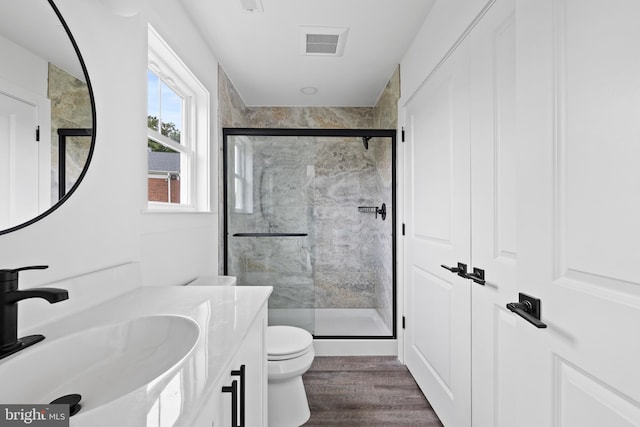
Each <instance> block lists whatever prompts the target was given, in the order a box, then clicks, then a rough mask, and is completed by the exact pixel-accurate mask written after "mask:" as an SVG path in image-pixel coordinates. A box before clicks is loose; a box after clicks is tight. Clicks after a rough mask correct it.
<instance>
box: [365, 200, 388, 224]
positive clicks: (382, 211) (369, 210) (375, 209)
mask: <svg viewBox="0 0 640 427" xmlns="http://www.w3.org/2000/svg"><path fill="white" fill-rule="evenodd" d="M358 212H364V213H372V214H376V218H378V215H380V216H381V217H382V220H383V221H384V220H385V219H387V205H386V204H385V203H383V204H382V206H380V208H378V207H377V206H359V207H358Z"/></svg>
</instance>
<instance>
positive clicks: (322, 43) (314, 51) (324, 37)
mask: <svg viewBox="0 0 640 427" xmlns="http://www.w3.org/2000/svg"><path fill="white" fill-rule="evenodd" d="M348 31H349V29H348V28H336V27H300V36H301V37H300V42H301V43H300V44H301V50H302V53H303V54H304V55H325V56H342V53H343V52H344V44H345V42H346V39H347V32H348Z"/></svg>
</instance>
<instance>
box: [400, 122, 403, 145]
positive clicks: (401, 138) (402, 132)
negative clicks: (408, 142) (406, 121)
mask: <svg viewBox="0 0 640 427" xmlns="http://www.w3.org/2000/svg"><path fill="white" fill-rule="evenodd" d="M400 139H401V140H402V142H404V126H403V127H402V132H401V137H400Z"/></svg>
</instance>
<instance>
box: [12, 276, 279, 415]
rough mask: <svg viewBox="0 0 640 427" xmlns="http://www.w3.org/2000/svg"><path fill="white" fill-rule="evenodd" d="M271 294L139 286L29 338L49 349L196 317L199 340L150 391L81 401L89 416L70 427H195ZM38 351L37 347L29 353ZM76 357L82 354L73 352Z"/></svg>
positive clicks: (37, 330)
mask: <svg viewBox="0 0 640 427" xmlns="http://www.w3.org/2000/svg"><path fill="white" fill-rule="evenodd" d="M271 291H272V288H271V287H270V286H264V287H260V286H259V287H256V286H251V287H242V286H228V287H227V286H220V287H218V286H203V287H200V286H186V287H183V286H177V287H140V288H136V289H134V290H132V291H130V292H127V293H125V294H123V295H121V296H118V297H116V298H113V299H111V300H108V301H106V302H104V303H101V304H99V305H97V306H94V307H91V308H89V309H87V310H84V311H81V312H79V313H76V314H73V315H70V316H69V317H66V318H62V319H59V320H56V321H54V322H52V323H50V324H47V325H41V326H39V327H37V328H34V329H33V330H32V331H27V332H30V333H38V334H43V335H45V336H46V337H47V338H46V340H45V341H44V342H43V343H46V342H47V341H52V340H55V339H56V338H61V337H65V336H67V335H69V334H72V333H74V332H77V331H82V330H86V329H90V328H94V327H99V326H103V325H109V324H114V323H120V322H125V321H128V320H131V319H135V318H138V317H142V316H153V315H177V316H185V317H188V318H190V319H193V320H194V321H196V322H197V323H198V325H199V327H200V336H199V338H198V341H197V343H196V345H195V347H194V348H193V349H192V350H191V352H190V353H189V354H188V355H187V356H186V357H185V358H184V359H183V360H181V361H180V362H178V364H177V365H176V366H174V367H173V368H171V369H170V370H169V371H167V372H166V373H164V374H163V375H161V376H160V377H159V378H157V379H156V380H154V381H153V382H152V383H150V384H147V386H146V387H142V388H141V389H138V390H136V391H134V392H132V393H130V394H128V395H125V396H124V397H121V398H119V399H116V400H114V401H112V402H109V403H107V404H105V405H103V406H98V407H96V408H91V396H83V400H82V402H81V404H82V403H83V402H84V403H85V407H86V409H87V412H84V413H83V410H84V409H83V410H81V411H80V412H79V413H78V414H77V415H75V416H74V417H73V418H71V419H70V425H71V426H72V427H73V426H91V427H100V426H105V427H106V426H109V427H112V426H116V425H117V426H121V427H126V426H132V427H133V426H135V427H139V426H153V425H158V426H160V425H171V426H174V425H175V426H189V427H191V426H192V425H193V424H192V422H193V420H194V419H196V418H197V416H198V414H199V412H200V411H201V409H202V408H203V407H204V405H205V404H206V399H207V398H208V397H209V396H210V395H211V394H212V393H213V391H214V390H213V387H214V386H216V385H217V384H218V383H219V382H220V381H222V379H223V377H224V375H226V374H228V372H227V370H228V369H229V367H228V366H227V365H229V364H230V363H231V359H232V357H233V355H234V354H235V353H236V352H237V350H238V348H239V347H240V344H241V343H242V341H243V340H244V338H245V335H246V333H247V332H248V330H249V328H250V326H251V325H252V323H253V322H254V320H255V319H256V318H257V316H258V314H259V313H260V312H261V310H262V309H263V308H264V307H266V303H267V300H268V298H269V295H270V294H271ZM70 297H71V298H72V297H73V296H72V295H71V296H70ZM37 347H38V344H36V345H35V346H33V347H32V348H31V349H33V350H35V349H37ZM31 349H26V350H24V351H29V350H31ZM74 351H80V350H79V349H73V348H70V349H69V352H74ZM16 356H17V357H19V354H18V355H16ZM0 363H1V362H0ZM52 363H53V361H52ZM95 391H96V393H99V392H100V384H95ZM3 403H4V402H3ZM29 403H37V402H29Z"/></svg>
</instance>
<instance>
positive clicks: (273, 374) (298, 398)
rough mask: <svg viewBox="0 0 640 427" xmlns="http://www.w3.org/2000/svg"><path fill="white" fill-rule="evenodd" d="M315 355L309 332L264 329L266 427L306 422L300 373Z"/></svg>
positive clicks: (281, 328)
mask: <svg viewBox="0 0 640 427" xmlns="http://www.w3.org/2000/svg"><path fill="white" fill-rule="evenodd" d="M314 356H315V352H314V350H313V337H312V336H311V334H310V333H309V332H307V331H305V330H304V329H300V328H296V327H293V326H269V327H267V375H268V382H269V385H268V396H269V426H274V427H298V426H301V425H302V424H304V423H305V422H307V420H309V417H310V416H311V413H310V412H309V403H308V402H307V393H306V392H305V390H304V385H303V384H302V374H304V373H305V372H307V370H308V369H309V368H310V367H311V363H312V362H313V358H314Z"/></svg>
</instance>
